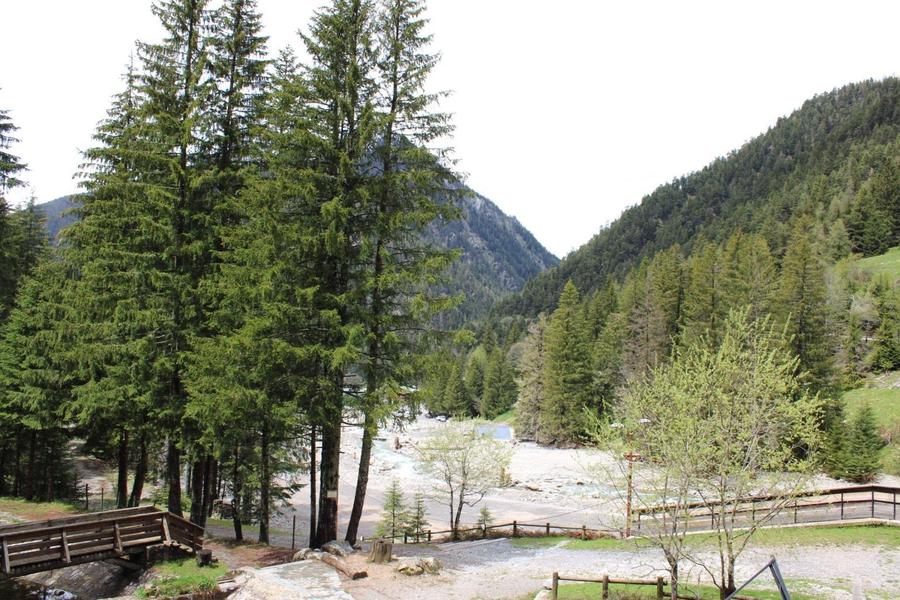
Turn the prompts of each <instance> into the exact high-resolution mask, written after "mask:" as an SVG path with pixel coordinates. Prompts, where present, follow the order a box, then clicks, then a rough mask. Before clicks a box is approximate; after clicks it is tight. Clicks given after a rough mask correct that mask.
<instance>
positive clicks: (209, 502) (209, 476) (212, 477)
mask: <svg viewBox="0 0 900 600" xmlns="http://www.w3.org/2000/svg"><path fill="white" fill-rule="evenodd" d="M218 497H219V461H217V460H216V459H215V458H213V457H212V456H207V457H206V478H205V479H204V481H203V508H204V512H203V515H204V516H203V526H204V527H206V519H208V518H209V517H211V516H212V510H213V502H214V500H215V499H216V498H218Z"/></svg>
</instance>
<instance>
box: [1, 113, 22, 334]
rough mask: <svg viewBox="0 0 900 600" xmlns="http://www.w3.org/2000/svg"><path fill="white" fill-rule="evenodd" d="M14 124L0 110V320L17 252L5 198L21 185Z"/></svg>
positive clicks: (11, 296)
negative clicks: (14, 147)
mask: <svg viewBox="0 0 900 600" xmlns="http://www.w3.org/2000/svg"><path fill="white" fill-rule="evenodd" d="M16 129H17V127H16V126H15V124H13V122H12V119H11V118H10V116H9V111H7V110H0V323H3V321H4V319H5V318H6V314H7V312H8V311H9V309H10V308H12V304H13V301H14V300H15V296H16V284H17V278H16V273H17V272H18V271H19V269H18V267H17V264H18V263H17V261H18V256H17V255H16V252H17V249H16V247H15V243H14V242H13V240H14V234H13V228H12V227H13V226H12V224H11V223H10V217H9V214H10V212H11V209H10V206H9V203H8V201H7V199H6V195H7V193H9V191H10V190H11V189H13V188H16V187H19V186H20V185H22V181H21V180H20V179H19V175H20V174H21V173H22V171H24V170H25V165H24V164H23V163H22V161H21V160H19V157H18V156H16V155H15V154H13V153H12V148H11V147H12V145H13V144H15V143H16V142H18V141H19V140H18V139H17V138H16V137H15V132H16Z"/></svg>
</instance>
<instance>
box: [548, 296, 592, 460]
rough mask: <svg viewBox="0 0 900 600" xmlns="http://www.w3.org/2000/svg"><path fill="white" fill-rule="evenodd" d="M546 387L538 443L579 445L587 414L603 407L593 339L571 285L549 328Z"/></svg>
mask: <svg viewBox="0 0 900 600" xmlns="http://www.w3.org/2000/svg"><path fill="white" fill-rule="evenodd" d="M544 386H545V387H544V401H543V402H542V403H541V405H540V412H539V417H538V420H539V426H538V430H537V436H538V440H539V441H541V442H543V443H551V444H571V443H574V442H577V441H578V440H580V439H581V437H582V436H583V434H584V431H585V427H586V422H585V411H586V410H592V411H594V412H598V411H599V410H600V409H601V408H602V407H599V406H597V404H596V398H595V396H594V393H593V374H592V370H591V347H590V338H589V337H588V329H587V325H586V323H585V320H584V316H583V312H582V310H581V307H580V306H579V294H578V290H577V289H576V288H575V285H574V284H572V283H571V282H569V283H568V284H566V287H565V288H563V293H562V296H561V297H560V300H559V307H558V308H557V309H556V310H555V311H554V312H553V314H552V315H551V316H550V321H549V324H548V326H547V333H546V360H545V362H544Z"/></svg>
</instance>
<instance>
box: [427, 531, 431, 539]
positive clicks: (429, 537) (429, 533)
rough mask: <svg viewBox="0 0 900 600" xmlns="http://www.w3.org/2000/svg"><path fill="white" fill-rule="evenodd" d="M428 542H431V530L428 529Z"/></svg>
mask: <svg viewBox="0 0 900 600" xmlns="http://www.w3.org/2000/svg"><path fill="white" fill-rule="evenodd" d="M428 541H429V542H430V541H431V530H430V529H429V530H428Z"/></svg>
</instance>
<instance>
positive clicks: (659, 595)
mask: <svg viewBox="0 0 900 600" xmlns="http://www.w3.org/2000/svg"><path fill="white" fill-rule="evenodd" d="M664 585H665V584H664V583H663V578H662V577H657V578H656V600H663V598H664V597H665V591H664V590H663V586H664Z"/></svg>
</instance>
